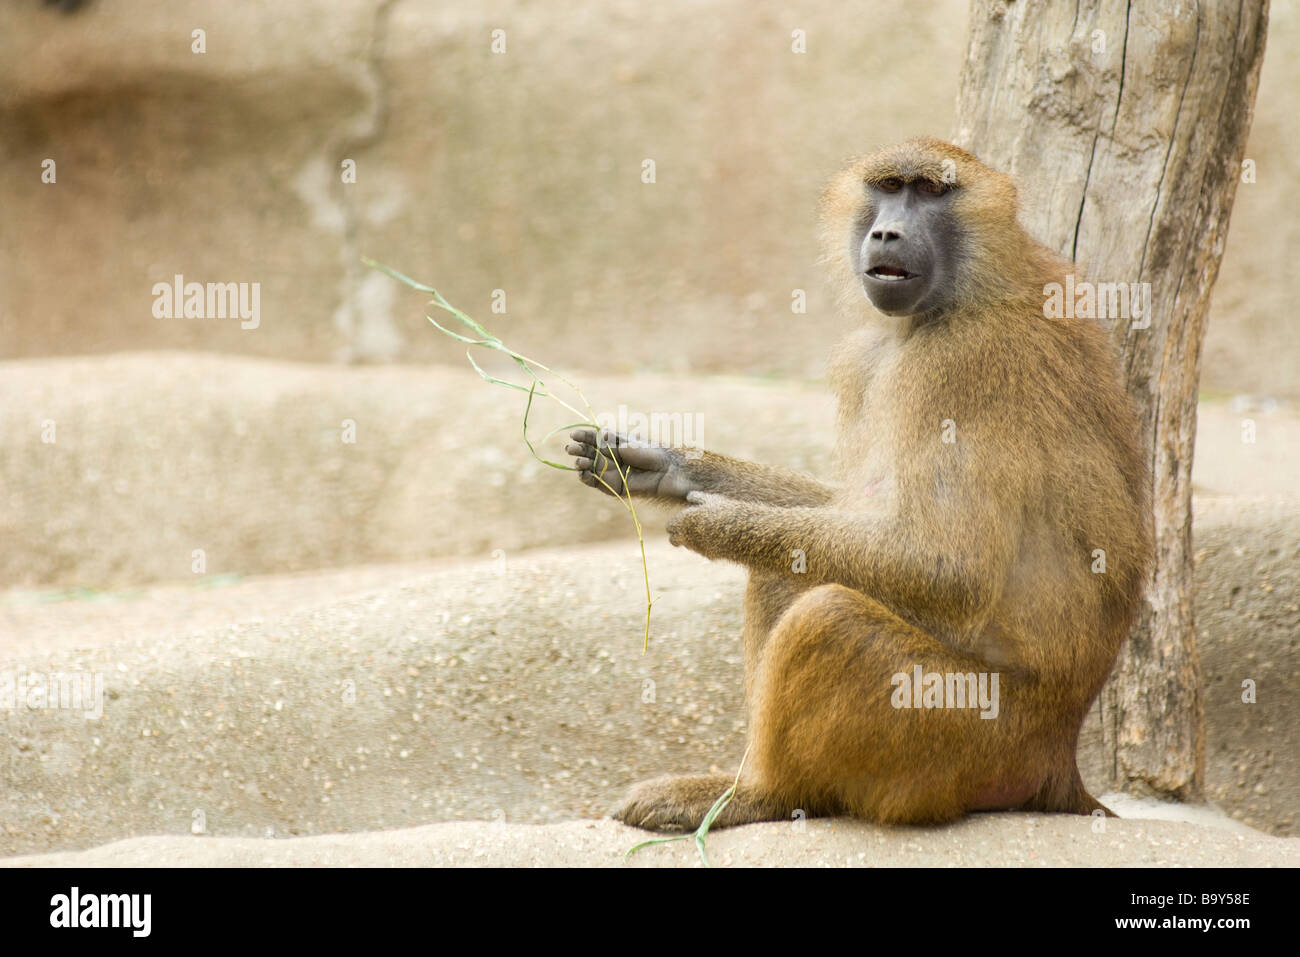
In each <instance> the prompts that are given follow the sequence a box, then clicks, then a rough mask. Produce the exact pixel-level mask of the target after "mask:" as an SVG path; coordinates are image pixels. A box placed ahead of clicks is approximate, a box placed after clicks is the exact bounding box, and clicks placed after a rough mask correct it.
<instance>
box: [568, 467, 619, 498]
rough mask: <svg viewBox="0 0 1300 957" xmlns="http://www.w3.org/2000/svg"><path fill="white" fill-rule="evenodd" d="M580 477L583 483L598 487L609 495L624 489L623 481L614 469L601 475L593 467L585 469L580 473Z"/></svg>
mask: <svg viewBox="0 0 1300 957" xmlns="http://www.w3.org/2000/svg"><path fill="white" fill-rule="evenodd" d="M578 479H579V481H581V482H582V484H583V485H590V486H591V487H592V488H598V489H600V490H601V491H602V492H604V493H605V494H607V495H615V494H618V493H621V492H622V490H623V481H622V479H620V478H619V477H618V473H617V472H615V471H614V470H613V469H610V470H609V471H608V472H606V473H605V474H604V475H599V474H598V473H596V472H594V471H592V470H591V469H583V470H582V471H581V472H579V473H578Z"/></svg>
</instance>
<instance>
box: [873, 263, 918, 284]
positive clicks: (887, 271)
mask: <svg viewBox="0 0 1300 957" xmlns="http://www.w3.org/2000/svg"><path fill="white" fill-rule="evenodd" d="M867 275H868V276H870V277H871V278H872V279H880V280H883V281H885V282H898V281H899V280H900V279H915V278H916V273H914V272H908V271H907V270H906V269H900V268H899V267H897V266H872V267H871V268H870V269H868V270H867Z"/></svg>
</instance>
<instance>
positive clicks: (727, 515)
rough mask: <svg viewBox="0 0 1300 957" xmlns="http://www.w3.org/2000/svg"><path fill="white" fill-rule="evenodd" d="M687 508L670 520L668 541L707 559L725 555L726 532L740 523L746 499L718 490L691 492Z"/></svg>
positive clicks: (688, 496) (687, 498)
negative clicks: (716, 491) (741, 500)
mask: <svg viewBox="0 0 1300 957" xmlns="http://www.w3.org/2000/svg"><path fill="white" fill-rule="evenodd" d="M686 504H687V507H686V508H684V509H682V510H681V511H680V512H678V513H677V514H676V515H674V516H673V517H672V519H671V520H670V521H669V522H668V526H667V528H668V541H670V542H671V543H672V544H674V545H681V546H683V547H685V548H689V549H690V550H691V551H693V552H698V553H699V554H701V555H703V556H704V557H705V558H725V557H727V556H726V555H725V554H724V552H725V551H726V549H725V547H724V539H725V533H726V532H727V530H729V529H732V528H734V527H735V526H736V524H737V522H738V520H739V518H740V512H739V510H740V509H743V508H744V507H745V504H744V503H743V502H737V501H736V500H735V499H730V498H727V497H726V496H725V495H718V494H716V493H714V492H698V491H693V492H689V493H687V495H686Z"/></svg>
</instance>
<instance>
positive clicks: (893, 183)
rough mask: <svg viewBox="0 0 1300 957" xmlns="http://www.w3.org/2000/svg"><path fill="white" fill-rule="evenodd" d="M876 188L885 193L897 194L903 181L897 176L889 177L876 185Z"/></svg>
mask: <svg viewBox="0 0 1300 957" xmlns="http://www.w3.org/2000/svg"><path fill="white" fill-rule="evenodd" d="M876 186H877V187H878V188H879V189H883V190H884V191H885V192H886V193H897V192H898V191H899V190H900V189H902V188H903V181H902V180H901V179H899V178H898V177H897V176H891V177H889V178H888V179H882V180H881V181H880V182H878V183H876Z"/></svg>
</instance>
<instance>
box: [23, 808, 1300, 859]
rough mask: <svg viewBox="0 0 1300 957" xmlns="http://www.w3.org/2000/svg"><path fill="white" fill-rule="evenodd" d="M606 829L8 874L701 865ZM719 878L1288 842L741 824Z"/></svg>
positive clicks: (1151, 829) (1231, 850)
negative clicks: (726, 873) (730, 873)
mask: <svg viewBox="0 0 1300 957" xmlns="http://www.w3.org/2000/svg"><path fill="white" fill-rule="evenodd" d="M649 836H651V835H647V834H646V833H645V832H643V831H639V830H636V829H634V828H629V827H625V826H624V825H622V824H618V823H616V822H614V821H608V820H606V821H570V822H567V823H564V824H552V825H542V826H538V825H523V824H506V823H501V824H494V823H482V822H460V823H450V824H432V825H428V826H426V827H416V828H408V829H405V830H400V831H381V832H371V833H364V834H347V835H335V834H331V835H325V836H321V837H304V838H296V839H293V840H287V841H274V840H249V839H244V838H226V839H212V838H186V837H144V838H135V839H134V840H129V841H119V842H117V843H114V844H108V845H105V846H103V847H97V848H94V849H93V850H89V851H83V852H80V853H71V854H48V855H41V856H35V857H12V858H8V859H4V860H0V866H9V867H344V866H351V867H457V866H459V867H623V866H634V867H699V866H702V865H701V862H700V859H699V856H698V854H697V852H696V850H695V846H694V842H693V841H689V840H687V841H678V842H676V843H674V844H665V845H658V846H654V847H647V848H643V849H642V850H640V851H638V852H637V853H636V854H634V855H632V857H631V858H630V859H629V858H626V857H625V855H626V853H627V851H628V850H629V849H631V848H632V847H633V846H634V845H635V844H637V843H638V842H640V841H642V840H644V839H645V838H646V837H649ZM706 852H707V854H708V855H709V862H710V864H713V865H715V866H724V867H1300V841H1297V840H1294V839H1286V838H1276V837H1268V836H1267V835H1263V834H1253V835H1252V834H1245V833H1234V832H1233V831H1230V830H1224V829H1222V828H1216V827H1211V826H1207V825H1200V824H1186V823H1171V822H1168V821H1127V820H1125V821H1115V820H1109V821H1107V822H1106V825H1105V830H1104V831H1103V832H1101V833H1098V832H1096V831H1094V829H1093V822H1092V821H1091V820H1090V819H1087V818H1081V817H1075V816H1071V815H1043V814H980V815H975V816H972V817H970V818H967V819H965V820H963V821H959V822H957V823H956V824H953V825H950V826H947V827H939V828H924V829H922V828H882V827H877V826H875V825H871V824H866V823H864V822H861V821H851V820H843V819H832V820H811V821H805V822H802V824H796V823H794V822H791V823H788V824H787V823H770V824H750V825H747V826H745V827H741V828H733V829H729V830H722V831H716V832H714V833H713V834H711V835H709V838H708V841H707V844H706Z"/></svg>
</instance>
